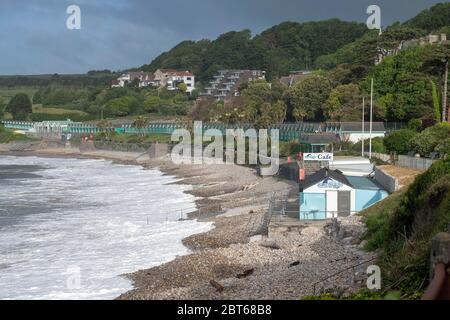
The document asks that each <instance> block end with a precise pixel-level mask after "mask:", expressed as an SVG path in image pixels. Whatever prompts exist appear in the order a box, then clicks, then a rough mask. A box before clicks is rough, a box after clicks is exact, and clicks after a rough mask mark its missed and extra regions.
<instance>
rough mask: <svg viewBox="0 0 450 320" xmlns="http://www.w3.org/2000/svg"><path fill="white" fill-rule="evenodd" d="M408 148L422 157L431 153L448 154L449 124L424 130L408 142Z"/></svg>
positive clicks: (449, 144) (449, 145) (449, 143)
mask: <svg viewBox="0 0 450 320" xmlns="http://www.w3.org/2000/svg"><path fill="white" fill-rule="evenodd" d="M410 148H411V149H412V150H414V151H416V152H417V153H419V154H421V155H422V156H426V155H429V154H430V153H431V152H437V153H439V154H441V155H444V154H447V155H448V154H450V124H449V123H439V124H437V125H435V126H432V127H429V128H427V129H425V130H424V131H422V132H421V133H420V134H418V135H417V136H415V137H414V139H411V140H410Z"/></svg>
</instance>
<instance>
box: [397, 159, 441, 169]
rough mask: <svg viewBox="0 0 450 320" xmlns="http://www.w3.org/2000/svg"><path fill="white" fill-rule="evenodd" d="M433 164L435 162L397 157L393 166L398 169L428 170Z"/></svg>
mask: <svg viewBox="0 0 450 320" xmlns="http://www.w3.org/2000/svg"><path fill="white" fill-rule="evenodd" d="M434 162H436V160H431V159H427V158H416V157H408V156H398V161H396V162H395V164H396V165H398V166H400V167H406V168H414V169H419V170H428V168H430V167H431V166H432V165H433V163H434Z"/></svg>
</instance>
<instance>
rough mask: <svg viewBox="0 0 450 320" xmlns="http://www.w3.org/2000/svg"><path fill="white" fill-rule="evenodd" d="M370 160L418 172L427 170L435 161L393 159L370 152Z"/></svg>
mask: <svg viewBox="0 0 450 320" xmlns="http://www.w3.org/2000/svg"><path fill="white" fill-rule="evenodd" d="M365 155H366V157H368V156H369V153H368V152H366V153H365ZM372 158H375V159H379V160H381V161H384V162H387V163H391V164H393V165H396V166H399V167H405V168H412V169H418V170H428V168H430V167H431V166H432V165H433V163H435V162H436V161H437V160H432V159H428V158H419V157H410V156H397V157H394V156H392V155H389V154H384V153H377V152H372Z"/></svg>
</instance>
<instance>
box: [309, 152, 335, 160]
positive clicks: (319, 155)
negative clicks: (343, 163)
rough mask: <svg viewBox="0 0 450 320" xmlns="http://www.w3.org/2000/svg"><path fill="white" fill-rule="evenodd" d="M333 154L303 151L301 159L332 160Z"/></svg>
mask: <svg viewBox="0 0 450 320" xmlns="http://www.w3.org/2000/svg"><path fill="white" fill-rule="evenodd" d="M333 159H334V155H333V154H332V153H305V154H303V160H305V161H333Z"/></svg>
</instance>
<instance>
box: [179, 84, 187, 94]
mask: <svg viewBox="0 0 450 320" xmlns="http://www.w3.org/2000/svg"><path fill="white" fill-rule="evenodd" d="M177 88H178V90H180V91H181V92H183V93H185V92H186V91H187V85H186V83H184V82H180V83H179V84H177Z"/></svg>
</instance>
